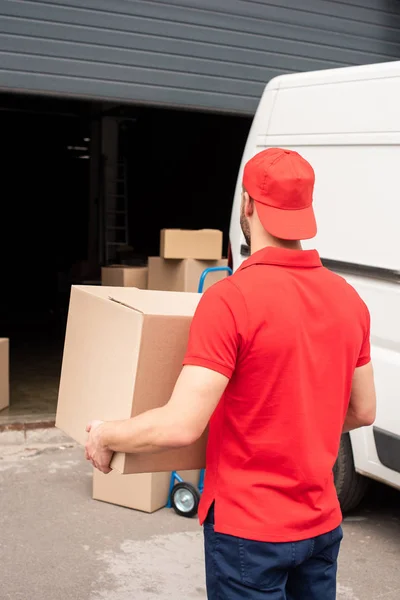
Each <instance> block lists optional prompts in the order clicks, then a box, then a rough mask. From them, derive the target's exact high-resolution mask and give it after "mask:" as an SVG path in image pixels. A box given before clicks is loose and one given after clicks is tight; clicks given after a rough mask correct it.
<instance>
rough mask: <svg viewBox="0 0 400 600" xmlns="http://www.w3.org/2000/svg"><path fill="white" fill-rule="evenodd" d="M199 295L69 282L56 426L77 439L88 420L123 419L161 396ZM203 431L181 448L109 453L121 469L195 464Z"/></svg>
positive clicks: (172, 378)
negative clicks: (139, 452) (165, 450)
mask: <svg viewBox="0 0 400 600" xmlns="http://www.w3.org/2000/svg"><path fill="white" fill-rule="evenodd" d="M199 298H200V295H199V294H187V293H178V292H155V291H148V290H138V289H136V288H109V287H102V286H98V287H96V286H73V287H72V290H71V301H70V308H69V314H68V323H67V332H66V339H65V348H64V357H63V364H62V371H61V381H60V391H59V398H58V407H57V416H56V426H57V427H59V428H60V429H61V430H62V431H64V432H65V433H66V434H67V435H69V436H71V437H72V438H73V439H74V440H75V441H77V442H79V443H81V444H84V443H85V441H86V433H85V426H86V424H87V422H88V421H90V420H91V419H101V420H105V421H112V420H119V419H128V418H130V417H133V416H136V415H139V414H140V413H142V412H144V411H146V410H150V409H153V408H157V407H160V406H163V405H164V404H166V402H168V400H169V398H170V396H171V394H172V391H173V388H174V386H175V383H176V380H177V378H178V375H179V373H180V371H181V365H182V361H183V358H184V355H185V351H186V345H187V340H188V335H189V328H190V323H191V320H192V316H193V314H194V311H195V309H196V307H197V304H198V301H199ZM205 445H206V434H205V435H204V436H203V437H202V438H201V439H200V440H199V441H198V442H196V443H195V444H193V445H192V446H190V447H188V448H182V449H175V450H172V451H168V452H161V453H157V454H154V455H151V454H142V455H140V454H135V455H125V454H116V455H115V456H114V459H113V462H112V465H111V466H112V468H114V469H116V470H117V471H119V472H121V473H153V472H161V471H173V470H188V469H201V468H203V467H204V466H205Z"/></svg>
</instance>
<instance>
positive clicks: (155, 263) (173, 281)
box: [148, 229, 228, 292]
mask: <svg viewBox="0 0 400 600" xmlns="http://www.w3.org/2000/svg"><path fill="white" fill-rule="evenodd" d="M227 264H228V262H227V260H225V259H223V258H222V232H221V231H217V230H214V229H202V230H199V231H189V230H182V229H164V230H163V231H162V232H161V240H160V256H157V257H150V258H149V279H148V286H149V289H150V290H163V291H175V292H197V289H198V285H199V280H200V276H201V274H202V273H203V271H205V269H208V268H212V267H226V266H227ZM226 276H227V271H219V272H212V273H210V274H209V275H207V277H206V279H205V282H204V291H205V290H206V289H208V288H209V287H210V286H211V285H213V284H214V283H216V282H217V281H220V280H221V279H223V278H224V277H226Z"/></svg>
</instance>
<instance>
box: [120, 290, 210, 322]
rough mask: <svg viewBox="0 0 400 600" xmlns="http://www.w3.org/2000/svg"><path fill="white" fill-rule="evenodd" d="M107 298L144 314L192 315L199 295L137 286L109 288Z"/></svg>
mask: <svg viewBox="0 0 400 600" xmlns="http://www.w3.org/2000/svg"><path fill="white" fill-rule="evenodd" d="M109 299H110V300H112V301H115V302H118V303H120V304H123V305H124V306H127V307H129V308H132V309H134V310H137V311H139V312H141V313H143V314H146V315H165V316H171V317H173V316H182V317H186V316H187V317H192V316H193V314H194V311H195V310H196V307H197V304H198V303H199V300H200V295H199V294H196V293H187V292H160V291H154V290H138V289H137V288H111V290H110V293H109Z"/></svg>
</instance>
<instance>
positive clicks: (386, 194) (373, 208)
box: [230, 62, 400, 511]
mask: <svg viewBox="0 0 400 600" xmlns="http://www.w3.org/2000/svg"><path fill="white" fill-rule="evenodd" d="M268 147H283V148H287V149H292V150H297V151H298V152H299V153H300V154H302V156H304V157H305V158H306V159H307V160H308V161H309V162H310V163H311V164H312V166H313V167H314V169H315V173H316V186H315V196H314V199H315V211H316V215H317V221H318V235H317V238H316V240H312V242H311V243H309V242H307V243H306V244H305V247H306V248H310V247H313V246H314V247H316V248H317V249H318V250H319V252H320V254H321V257H322V258H323V261H324V263H325V265H326V266H327V267H329V268H331V269H333V270H334V271H336V272H338V273H340V274H342V275H343V276H344V277H345V278H346V279H347V280H348V281H349V283H351V284H352V285H353V286H354V287H355V288H356V289H357V290H358V292H359V293H360V295H361V296H362V297H363V299H364V300H365V302H366V303H367V305H368V307H369V309H370V312H371V318H372V330H371V334H372V357H373V363H374V368H375V378H376V386H377V397H378V409H377V418H376V422H375V424H374V426H372V427H368V428H363V429H360V430H357V431H354V432H352V433H350V435H348V434H347V435H344V436H343V438H342V444H341V449H340V454H339V458H338V461H337V464H336V467H335V480H336V487H337V491H338V495H339V499H340V501H341V504H342V508H343V510H344V511H348V510H351V509H352V508H355V506H356V505H357V504H358V503H359V501H360V500H361V498H362V496H363V495H364V493H365V489H366V484H367V482H368V479H367V478H372V479H377V480H379V481H382V482H385V483H387V484H389V485H392V486H394V487H396V488H399V489H400V62H392V63H385V64H377V65H370V66H362V67H349V68H344V69H333V70H329V71H319V72H314V73H303V74H294V75H284V76H281V77H277V78H275V79H273V80H272V81H271V82H270V83H269V84H268V85H267V87H266V88H265V91H264V94H263V96H262V99H261V102H260V104H259V107H258V110H257V113H256V115H255V118H254V121H253V125H252V127H251V130H250V134H249V137H248V140H247V144H246V147H245V151H244V154H243V158H242V164H241V168H240V172H239V176H238V181H237V186H236V191H235V198H234V203H233V212H232V219H231V226H230V243H231V253H232V260H233V267H234V268H237V267H238V266H239V265H240V263H241V262H242V261H243V260H244V259H245V258H246V256H248V252H249V249H248V248H247V246H246V244H245V240H244V237H243V235H242V233H241V230H240V224H239V214H240V201H241V184H242V172H243V167H244V164H245V162H246V161H247V160H248V159H249V158H251V157H252V156H253V155H254V154H256V153H257V152H259V151H260V150H262V149H264V148H268Z"/></svg>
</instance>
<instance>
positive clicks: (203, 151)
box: [0, 94, 251, 419]
mask: <svg viewBox="0 0 400 600" xmlns="http://www.w3.org/2000/svg"><path fill="white" fill-rule="evenodd" d="M104 117H106V118H108V119H110V118H111V119H116V122H117V123H118V132H119V134H118V161H119V163H121V161H123V162H124V164H125V168H126V187H125V189H124V194H125V195H126V207H127V223H128V244H127V245H124V246H123V247H120V248H118V247H116V252H115V256H114V257H113V258H114V260H113V261H111V260H110V257H109V256H108V259H109V260H108V261H109V262H124V263H128V264H129V263H130V262H131V263H132V264H135V263H137V262H143V261H145V260H146V258H147V256H149V255H156V254H158V252H159V232H160V229H161V228H164V227H168V228H175V227H179V228H187V229H199V228H203V227H205V228H216V229H221V230H222V231H223V232H224V247H225V252H226V250H227V244H228V229H229V221H230V211H231V204H232V199H233V192H234V186H235V183H236V177H237V171H238V168H239V164H240V160H241V155H242V152H243V148H244V144H245V141H246V138H247V134H248V130H249V127H250V124H251V119H250V118H249V117H239V116H232V115H223V114H211V113H196V112H189V111H179V110H166V109H160V108H157V109H156V108H147V107H146V108H144V107H140V108H139V107H133V106H124V107H115V106H111V105H105V104H100V103H98V104H96V103H89V102H81V101H75V100H65V99H56V98H49V97H31V96H24V95H15V94H4V95H1V96H0V125H1V131H2V140H3V148H4V152H3V165H2V166H3V169H2V184H3V201H2V207H3V215H2V222H3V232H2V236H1V255H0V256H1V267H2V272H3V281H4V286H3V294H2V296H1V300H0V336H1V337H9V338H10V359H11V360H10V383H11V402H10V409H6V410H5V411H2V413H1V415H0V418H3V419H4V418H5V419H9V418H11V417H13V416H16V415H24V418H25V417H26V416H27V415H28V416H31V418H32V419H37V418H39V417H41V416H43V415H46V414H49V413H54V412H55V405H56V400H57V389H58V380H59V374H60V367H61V358H62V348H63V340H64V333H65V324H66V316H67V310H68V301H69V290H70V286H71V284H75V283H88V282H89V283H97V284H99V283H100V267H101V265H102V264H105V263H106V262H107V253H106V251H105V245H106V241H107V239H106V238H107V234H106V231H107V228H106V220H107V219H106V216H105V215H106V209H107V206H106V205H107V198H106V194H105V193H104V190H105V189H106V179H105V178H106V177H107V169H106V168H105V165H106V164H107V156H106V155H105V154H104V143H103V140H102V122H103V119H104ZM96 132H97V133H96Z"/></svg>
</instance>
